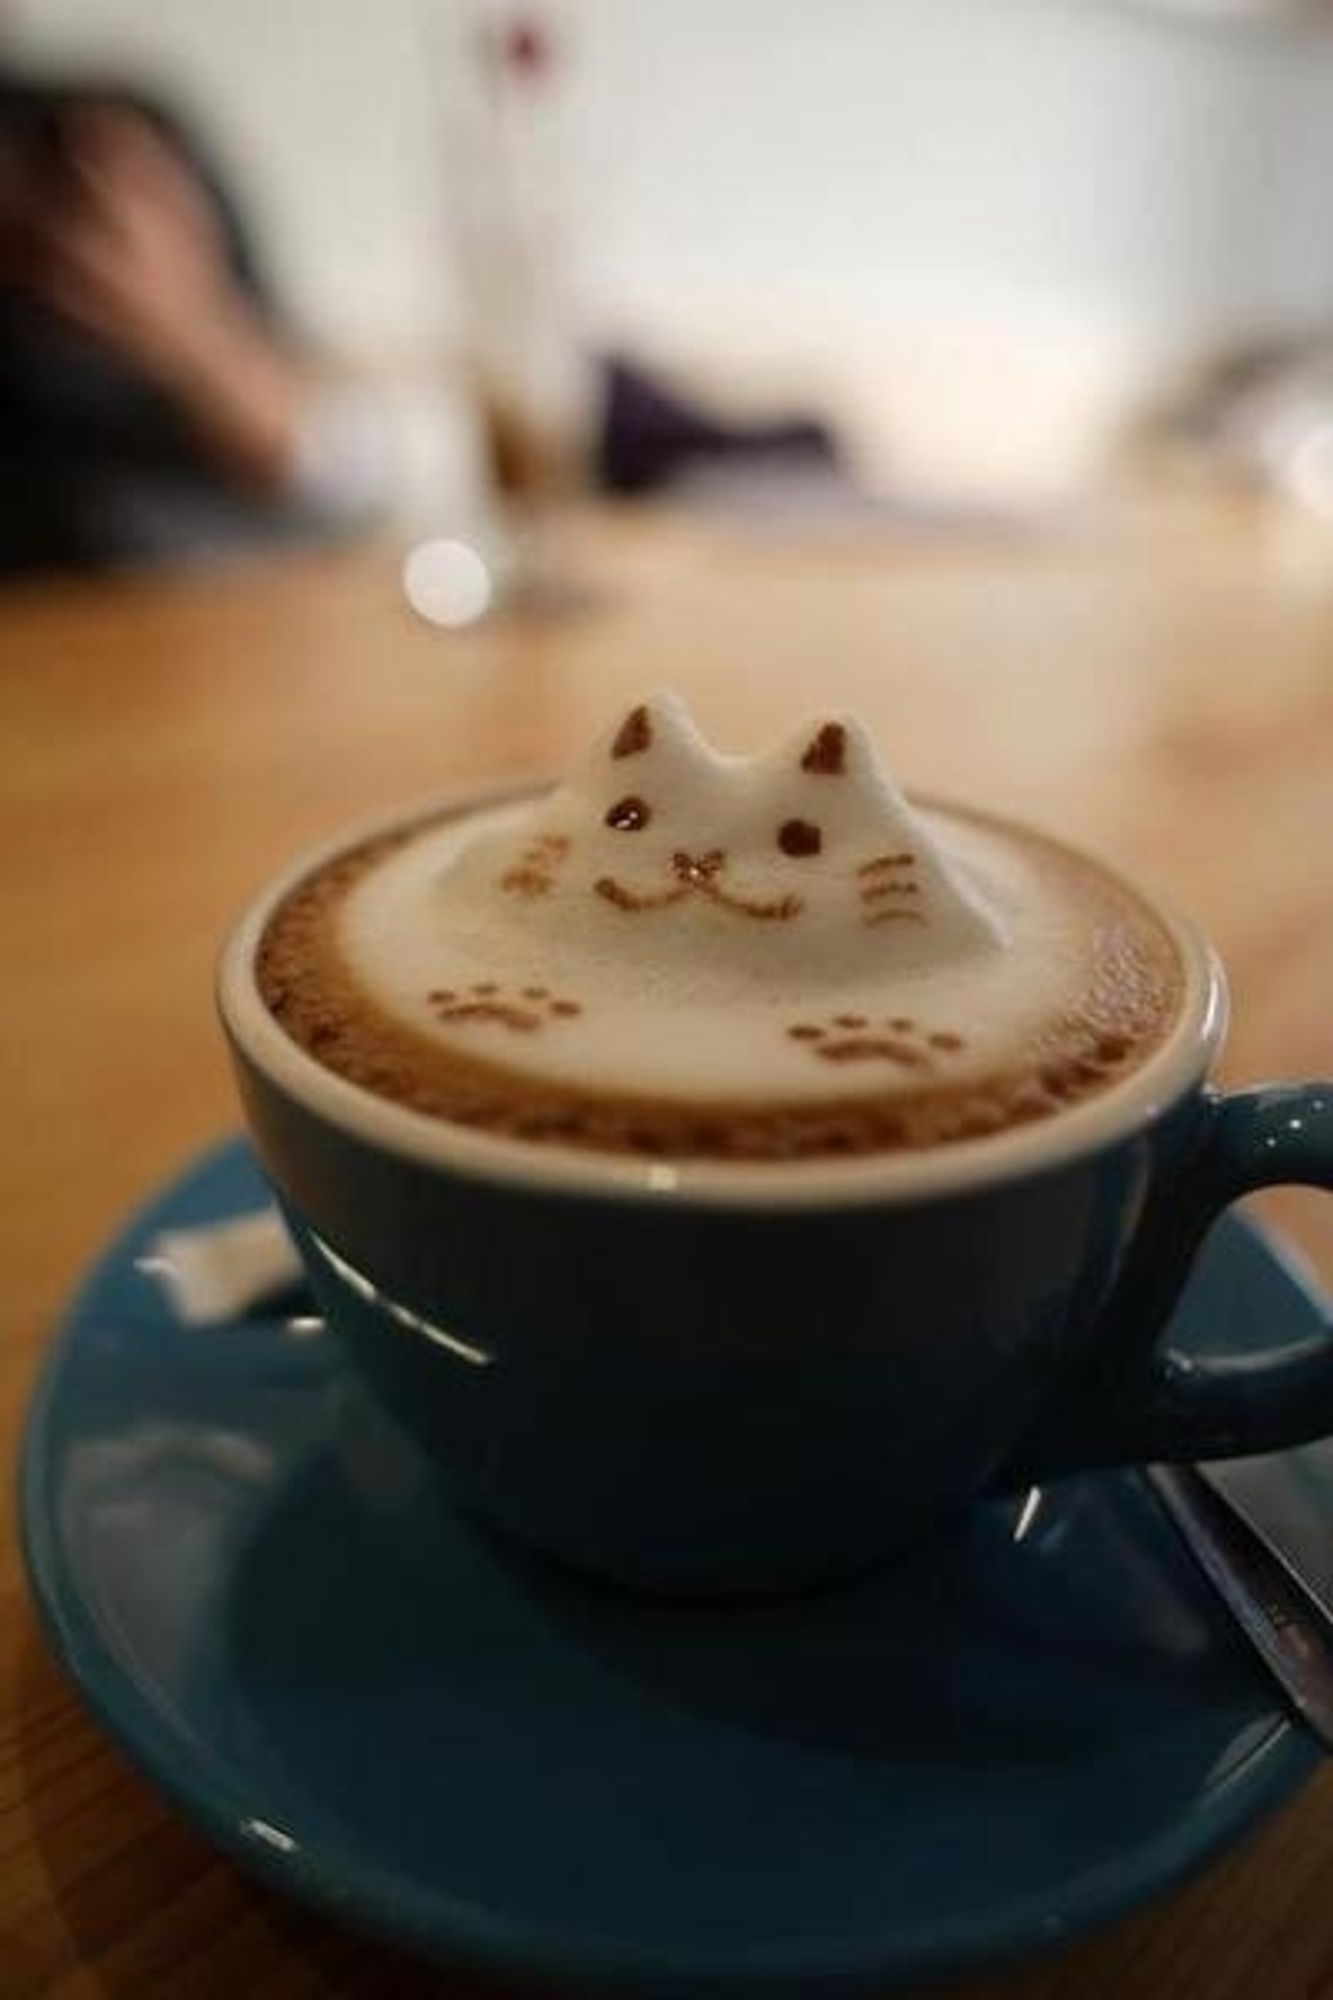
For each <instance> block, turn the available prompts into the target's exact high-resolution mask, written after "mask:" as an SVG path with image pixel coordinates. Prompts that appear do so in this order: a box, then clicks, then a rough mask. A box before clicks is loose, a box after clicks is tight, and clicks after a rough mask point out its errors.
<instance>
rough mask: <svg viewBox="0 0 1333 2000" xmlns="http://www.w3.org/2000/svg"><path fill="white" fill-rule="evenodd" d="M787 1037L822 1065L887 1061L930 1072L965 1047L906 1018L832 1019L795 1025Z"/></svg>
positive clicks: (864, 1016) (861, 1016)
mask: <svg viewBox="0 0 1333 2000" xmlns="http://www.w3.org/2000/svg"><path fill="white" fill-rule="evenodd" d="M787 1034H788V1036H789V1037H790V1039H791V1040H792V1041H794V1042H800V1043H801V1044H802V1046H803V1047H805V1048H807V1049H808V1050H809V1051H810V1054H811V1055H812V1056H817V1057H818V1058H819V1060H820V1062H827V1063H865V1062H883V1063H889V1064H891V1065H893V1066H894V1067H895V1068H897V1069H907V1070H932V1069H934V1068H936V1066H937V1065H938V1063H939V1062H940V1061H941V1060H942V1059H943V1058H944V1057H946V1056H951V1055H956V1054H957V1053H958V1051H959V1050H960V1049H964V1048H966V1047H967V1043H966V1041H965V1040H964V1039H963V1037H962V1036H961V1035H956V1034H954V1033H953V1032H952V1030H950V1029H933V1030H927V1029H924V1028H921V1027H919V1026H918V1025H917V1023H916V1022H915V1021H913V1020H910V1019H909V1018H908V1016H907V1015H905V1014H892V1015H884V1016H882V1017H881V1018H880V1019H878V1020H873V1019H872V1018H871V1017H870V1016H869V1015H868V1014H834V1015H831V1016H830V1017H829V1018H828V1019H826V1020H824V1021H795V1022H793V1023H792V1025H791V1026H790V1027H789V1028H788V1030H787Z"/></svg>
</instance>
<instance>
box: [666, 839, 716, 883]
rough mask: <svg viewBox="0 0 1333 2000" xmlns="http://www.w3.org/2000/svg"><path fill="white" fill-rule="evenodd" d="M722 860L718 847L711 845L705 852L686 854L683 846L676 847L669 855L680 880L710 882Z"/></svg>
mask: <svg viewBox="0 0 1333 2000" xmlns="http://www.w3.org/2000/svg"><path fill="white" fill-rule="evenodd" d="M722 860H723V856H722V849H721V848H720V847H711V848H710V849H709V850H708V852H707V854H687V853H686V852H685V849H684V848H683V847H678V848H677V849H676V851H675V853H674V854H673V855H672V857H671V866H672V868H673V869H674V870H675V872H676V874H677V875H678V876H679V877H680V879H681V881H682V882H711V881H712V879H713V877H714V875H716V874H717V871H718V869H719V868H720V867H721V866H722Z"/></svg>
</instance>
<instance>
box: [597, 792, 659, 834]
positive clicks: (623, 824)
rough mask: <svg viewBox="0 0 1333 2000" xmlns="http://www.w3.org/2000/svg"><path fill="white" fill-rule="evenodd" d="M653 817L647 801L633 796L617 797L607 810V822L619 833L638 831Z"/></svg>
mask: <svg viewBox="0 0 1333 2000" xmlns="http://www.w3.org/2000/svg"><path fill="white" fill-rule="evenodd" d="M651 818H652V813H651V812H650V811H649V809H648V806H647V805H646V804H645V802H644V801H643V800H642V799H636V798H634V797H632V796H631V797H630V798H626V799H617V800H616V802H615V804H614V805H613V806H608V808H607V812H606V824H607V825H608V826H611V827H614V828H615V830H616V832H617V833H638V832H639V831H640V829H641V828H642V827H645V826H647V824H648V822H649V820H650V819H651Z"/></svg>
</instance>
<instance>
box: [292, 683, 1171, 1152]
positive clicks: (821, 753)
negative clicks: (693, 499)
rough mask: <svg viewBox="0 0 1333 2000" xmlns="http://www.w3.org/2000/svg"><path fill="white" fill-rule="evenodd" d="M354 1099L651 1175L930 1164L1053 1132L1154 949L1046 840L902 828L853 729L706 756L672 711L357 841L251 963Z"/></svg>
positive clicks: (912, 823)
mask: <svg viewBox="0 0 1333 2000" xmlns="http://www.w3.org/2000/svg"><path fill="white" fill-rule="evenodd" d="M260 982H261V987H262V990H263V991H264V994H265V997H266V999H267V1000H268V1002H269V1004H270V1006H271V1008H272V1009H273V1011H274V1012H275V1014H277V1016H278V1018H279V1019H280V1020H281V1021H282V1022H283V1023H284V1025H286V1026H287V1027H288V1028H289V1030H290V1032H291V1033H292V1034H293V1035H294V1036H295V1037H296V1039H297V1040H299V1041H301V1042H303V1043H304V1044H305V1046H306V1047H307V1048H309V1049H310V1050H311V1052H312V1053H314V1054H316V1055H317V1056H319V1058H320V1059H321V1060H322V1061H324V1062H325V1063H327V1064H328V1066H329V1067H331V1068H333V1069H336V1070H339V1071H340V1072H341V1073H342V1074H344V1075H347V1076H349V1077H351V1078H352V1080H354V1081H359V1082H363V1083H365V1084H367V1085H368V1086H369V1087H370V1088H372V1089H375V1090H377V1091H379V1092H380V1093H381V1094H383V1095H386V1096H389V1097H392V1098H396V1099H398V1100H400V1101H402V1102H405V1103H409V1104H412V1105H414V1106H416V1107H417V1108H419V1109H425V1110H428V1111H432V1112H435V1113H436V1114H438V1115H441V1116H445V1117H450V1118H454V1119H460V1120H462V1121H463V1122H466V1123H472V1124H479V1125H483V1126H486V1127H488V1128H491V1129H502V1130H508V1131H512V1132H518V1133H523V1134H526V1135H527V1136H533V1137H546V1138H552V1139H557V1140H565V1141H569V1142H574V1143H584V1144H589V1145H594V1146H611V1147H618V1148H625V1147H629V1148H632V1149H634V1150H640V1151H646V1152H661V1153H664V1154H666V1153H669V1154H682V1153H683V1154H690V1153H699V1154H705V1155H707V1154H721V1155H724V1156H725V1155H740V1156H759V1157H765V1156H773V1155H778V1156H787V1155H790V1154H793V1153H795V1154H801V1153H808V1152H820V1151H844V1150H849V1149H855V1148H879V1147H894V1146H908V1145H927V1144H935V1143H943V1142H946V1141H947V1140H949V1139H950V1138H958V1137H964V1136H974V1135H976V1134H978V1133H981V1132H986V1131H993V1130H999V1129H1003V1128H1004V1127H1006V1126H1009V1125H1012V1124H1014V1123H1018V1122H1022V1121H1023V1120H1026V1119H1029V1118H1034V1117H1040V1116H1043V1115H1047V1114H1048V1113H1050V1112H1051V1111H1053V1110H1056V1109H1058V1108H1059V1107H1060V1106H1061V1105H1062V1104H1065V1103H1068V1102H1070V1101H1072V1100H1074V1099H1076V1098H1078V1097H1080V1096H1084V1095H1087V1094H1089V1093H1090V1092H1092V1091H1094V1090H1099V1089H1105V1088H1107V1087H1108V1085H1109V1084H1110V1083H1112V1082H1114V1081H1115V1080H1117V1078H1118V1077H1119V1076H1120V1075H1122V1074H1124V1073H1125V1071H1126V1070H1127V1069H1128V1068H1132V1067H1133V1066H1134V1064H1135V1063H1136V1061H1137V1060H1139V1059H1140V1058H1141V1057H1142V1056H1143V1055H1144V1054H1146V1053H1147V1052H1148V1050H1149V1049H1150V1048H1151V1047H1153V1046H1155V1044H1156V1043H1157V1042H1158V1041H1159V1040H1160V1039H1161V1037H1162V1035H1163V1034H1164V1033H1165V1031H1166V1029H1167V1027H1168V1026H1169V1025H1170V1021H1171V1019H1172V1018H1173V1016H1174V1013H1175V1010H1176V1007H1177V1004H1178V1000H1179V991H1180V983H1181V973H1180V967H1179V963H1178V959H1177V957H1176V954H1175V950H1174V946H1173V945H1172V944H1171V941H1170V939H1169V938H1168V937H1167V936H1166V934H1165V932H1164V931H1163V929H1162V927H1161V926H1160V925H1159V924H1158V922H1157V920H1156V919H1155V918H1154V917H1153V916H1152V915H1151V913H1150V912H1149V911H1148V910H1147V909H1146V907H1145V906H1143V905H1142V904H1141V903H1140V902H1139V901H1138V899H1137V898H1135V897H1133V896H1132V894H1131V892H1129V891H1128V890H1126V889H1124V888H1122V887H1121V886H1120V885H1119V884H1117V883H1115V882H1114V881H1113V880H1112V878H1110V877H1109V876H1107V875H1106V874H1105V873H1104V872H1103V871H1101V870H1099V869H1097V868H1096V867H1095V866H1094V865H1093V864H1091V863H1084V862H1081V861H1079V860H1078V859H1077V858H1076V857H1073V856H1069V855H1067V854H1066V853H1065V852H1064V850H1062V849H1058V848H1056V847H1054V846H1053V845H1051V844H1049V843H1046V842H1043V841H1041V840H1040V839H1039V838H1037V837H1036V836H1028V835H1023V834H1021V833H1019V832H1017V831H1016V830H1014V829H1011V828H1001V827H998V826H996V825H994V824H992V823H990V822H987V821H985V820H983V819H980V818H977V817H974V816H971V815H968V814H965V813H960V812H956V811H946V810H943V809H940V808H928V807H922V806H916V805H913V804H911V803H909V801H908V800H907V799H906V798H904V797H903V795H902V794H901V793H900V792H899V791H898V790H897V788H896V787H895V786H894V785H893V784H892V783H891V781H890V780H889V779H888V778H887V776H886V775H885V774H884V772H883V771H882V770H881V769H880V768H879V766H878V764H877V762H876V759H875V756H874V753H873V751H872V749H871V746H870V744H869V742H868V741H867V739H866V737H865V736H864V734H863V732H862V731H861V730H860V729H859V728H858V727H857V726H856V725H855V724H854V723H853V722H850V721H848V720H841V719H840V720H835V721H829V722H823V723H820V724H816V725H812V726H811V727H810V728H809V729H808V730H805V731H803V732H802V733H801V734H800V735H799V736H798V737H796V738H795V739H793V740H792V741H791V742H789V743H788V744H786V745H784V746H782V747H781V748H779V749H777V750H776V751H773V752H770V753H767V754H765V755H762V756H758V757H754V758H749V759H746V758H728V757H722V756H719V755H718V754H717V753H716V752H714V751H712V750H711V749H709V748H708V747H707V746H706V745H705V744H704V743H702V742H701V740H700V739H699V737H698V736H697V734H696V732H695V731H694V729H693V726H692V724H691V723H690V721H689V718H688V716H687V715H686V714H685V712H684V710H683V709H682V708H681V706H680V704H679V703H677V702H675V701H674V700H671V699H669V698H668V699H661V700H657V701H654V702H652V703H646V704H643V705H642V706H640V707H638V708H636V709H634V710H632V711H631V712H630V714H629V715H628V716H626V717H625V718H623V719H622V720H621V721H620V722H619V723H618V724H617V726H616V727H615V728H614V729H612V730H610V731H609V732H608V733H607V735H606V737H605V738H604V739H603V741H602V742H600V743H599V744H598V745H596V746H595V748H594V750H593V752H592V753H591V755H590V756H589V757H588V758H587V759H586V761H585V762H584V764H583V765H582V767H581V768H580V769H579V770H578V771H577V772H576V773H575V775H574V776H573V777H572V778H571V779H570V780H569V782H567V783H566V784H564V785H562V786H560V787H559V788H558V789H556V790H554V791H552V792H550V793H547V794H544V795H543V796H541V797H540V798H538V799H536V800H525V801H523V802H521V803H519V804H517V805H508V806H504V807H500V808H494V809H490V810H486V811H481V812H476V813H473V814H470V815H463V816H459V817H452V818H444V819H440V820H438V821H435V822H433V823H427V824H425V825H422V826H419V827H417V828H415V829H412V830H409V831H408V832H406V833H403V834H399V835H395V836H391V837H390V838H389V839H388V840H387V841H384V842H381V843H380V844H379V845H378V846H377V847H376V848H375V849H374V850H370V849H362V850H359V851H356V852H354V853H352V854H351V855H349V856H347V857H345V858H344V859H343V861H341V862H340V863H335V864H334V865H333V867H332V868H331V869H329V870H326V871H324V872H323V873H322V874H320V875H317V876H316V877H314V878H312V880H311V881H310V882H309V883H307V884H306V885H304V886H303V888H301V889H298V890H297V892H296V893H295V895H294V896H293V897H291V898H289V899H288V902H287V903H286V904H285V905H284V906H283V908H282V909H281V910H280V911H279V913H278V915H277V917H276V918H275V920H274V922H273V923H272V924H271V925H270V928H269V931H268V933H267V934H266V937H265V941H264V945H263V947H262V949H261V955H260Z"/></svg>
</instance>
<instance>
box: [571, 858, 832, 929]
mask: <svg viewBox="0 0 1333 2000" xmlns="http://www.w3.org/2000/svg"><path fill="white" fill-rule="evenodd" d="M725 861H726V855H725V854H724V853H723V852H722V850H721V848H717V847H714V848H710V849H709V851H708V852H707V853H706V854H687V853H686V852H685V851H684V849H683V848H677V850H676V852H675V853H674V854H673V855H672V857H671V872H672V874H673V875H674V876H675V878H676V879H675V881H674V883H673V884H672V885H671V887H670V888H668V889H650V890H647V891H644V890H640V889H629V888H627V887H626V886H625V884H624V883H623V882H618V881H617V880H616V878H615V876H614V875H600V876H598V878H597V880H596V881H595V882H594V883H593V885H592V886H593V890H594V892H595V893H596V894H597V895H599V896H601V897H602V898H603V899H604V900H605V901H606V902H608V903H611V904H613V905H614V907H615V908H616V909H618V910H624V911H626V912H628V913H634V914H638V913H639V912H640V911H646V910H666V909H670V908H671V906H672V905H673V904H674V903H683V902H684V901H685V900H686V898H687V897H689V896H703V897H705V898H706V900H707V901H708V902H710V903H716V904H717V906H718V908H719V909H723V910H730V911H731V912H732V914H733V915H735V916H738V917H752V918H755V919H757V920H758V921H759V922H762V923H784V924H785V923H790V922H791V920H792V918H793V917H797V916H799V915H800V913H801V911H802V910H803V909H804V908H805V904H804V902H803V901H802V899H801V897H799V896H777V897H773V898H771V899H769V900H764V899H762V898H759V897H751V896H738V895H736V894H734V893H733V891H731V890H730V889H726V888H724V887H723V885H722V883H721V881H720V880H719V879H718V878H719V877H720V875H721V873H722V869H723V865H724V864H725Z"/></svg>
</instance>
